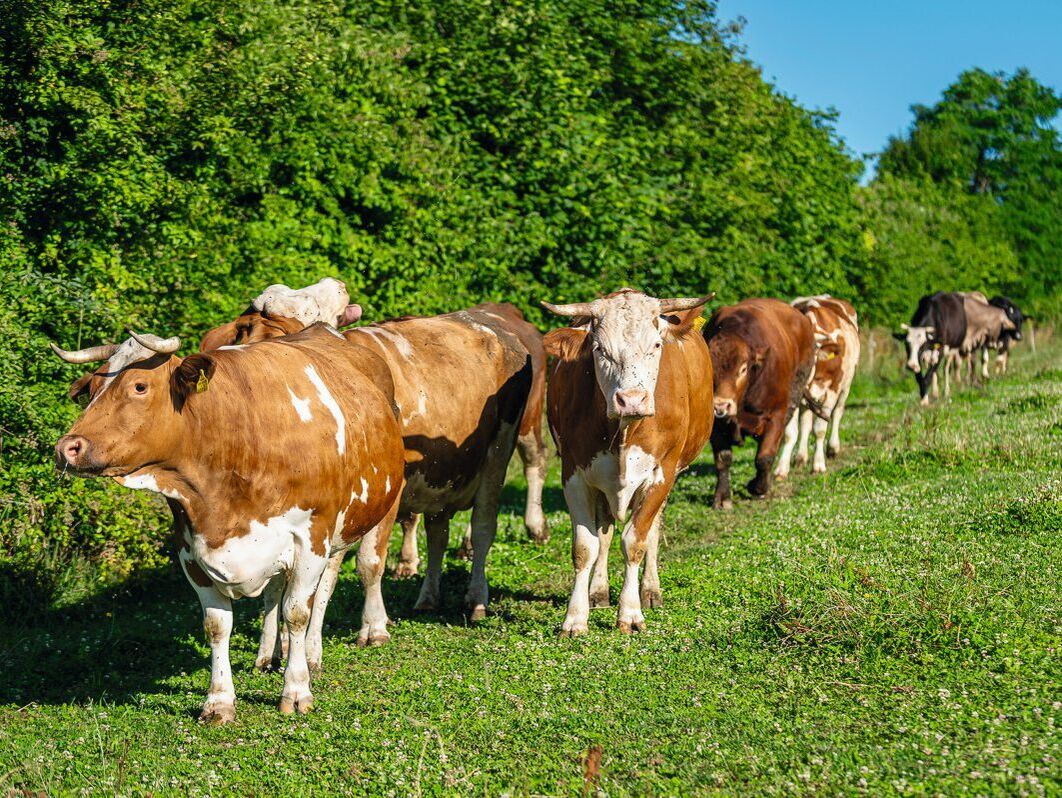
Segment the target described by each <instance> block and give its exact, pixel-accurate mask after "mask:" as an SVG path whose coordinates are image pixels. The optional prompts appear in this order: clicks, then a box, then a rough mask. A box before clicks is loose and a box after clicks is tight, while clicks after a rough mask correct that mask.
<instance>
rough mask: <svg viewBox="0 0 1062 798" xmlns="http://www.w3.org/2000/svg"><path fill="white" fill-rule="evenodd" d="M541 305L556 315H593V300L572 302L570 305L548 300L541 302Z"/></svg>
mask: <svg viewBox="0 0 1062 798" xmlns="http://www.w3.org/2000/svg"><path fill="white" fill-rule="evenodd" d="M540 304H541V305H542V307H544V308H545V309H546V310H548V311H550V312H551V313H556V314H557V315H558V316H593V315H594V311H593V310H592V308H593V305H594V303H593V302H574V303H572V304H571V305H554V304H551V303H549V302H545V301H543V302H541V303H540Z"/></svg>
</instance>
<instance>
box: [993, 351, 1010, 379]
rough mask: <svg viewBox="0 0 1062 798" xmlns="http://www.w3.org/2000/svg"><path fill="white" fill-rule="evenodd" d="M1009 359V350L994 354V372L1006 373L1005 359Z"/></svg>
mask: <svg viewBox="0 0 1062 798" xmlns="http://www.w3.org/2000/svg"><path fill="white" fill-rule="evenodd" d="M1009 359H1010V352H1008V351H1007V350H1006V349H1004V350H1003V351H1001V352H1000V353H999V354H998V355H996V372H997V373H999V374H1006V373H1007V361H1008V360H1009Z"/></svg>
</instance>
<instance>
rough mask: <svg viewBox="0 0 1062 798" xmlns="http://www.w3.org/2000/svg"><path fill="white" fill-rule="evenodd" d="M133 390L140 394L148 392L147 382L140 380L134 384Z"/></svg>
mask: <svg viewBox="0 0 1062 798" xmlns="http://www.w3.org/2000/svg"><path fill="white" fill-rule="evenodd" d="M133 390H134V391H136V392H137V393H138V394H141V395H143V394H145V393H147V383H146V382H138V383H136V384H135V385H134V386H133Z"/></svg>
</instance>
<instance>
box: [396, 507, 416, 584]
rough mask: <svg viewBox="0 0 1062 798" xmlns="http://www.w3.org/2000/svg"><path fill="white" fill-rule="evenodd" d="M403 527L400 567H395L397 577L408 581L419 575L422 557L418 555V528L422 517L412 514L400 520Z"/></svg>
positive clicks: (399, 557)
mask: <svg viewBox="0 0 1062 798" xmlns="http://www.w3.org/2000/svg"><path fill="white" fill-rule="evenodd" d="M399 523H400V524H401V525H402V551H400V552H399V554H398V565H396V566H395V577H396V578H398V579H408V578H409V577H412V576H416V575H417V569H418V568H420V555H419V554H418V553H417V526H419V525H420V515H419V514H417V513H410V514H409V515H406V516H403V517H402V518H401V519H399Z"/></svg>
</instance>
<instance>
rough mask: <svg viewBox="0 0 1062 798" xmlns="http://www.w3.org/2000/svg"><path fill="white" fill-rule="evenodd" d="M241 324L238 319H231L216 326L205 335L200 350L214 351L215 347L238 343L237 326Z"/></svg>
mask: <svg viewBox="0 0 1062 798" xmlns="http://www.w3.org/2000/svg"><path fill="white" fill-rule="evenodd" d="M238 324H239V322H238V321H230V322H228V323H227V324H222V325H221V326H220V327H215V328H214V329H213V330H210V331H209V332H208V333H207V334H206V335H204V336H203V340H201V341H200V342H199V351H200V352H213V351H214V350H215V349H220V348H221V347H223V346H230V345H232V344H234V343H236V336H237V332H236V328H237V325H238Z"/></svg>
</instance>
